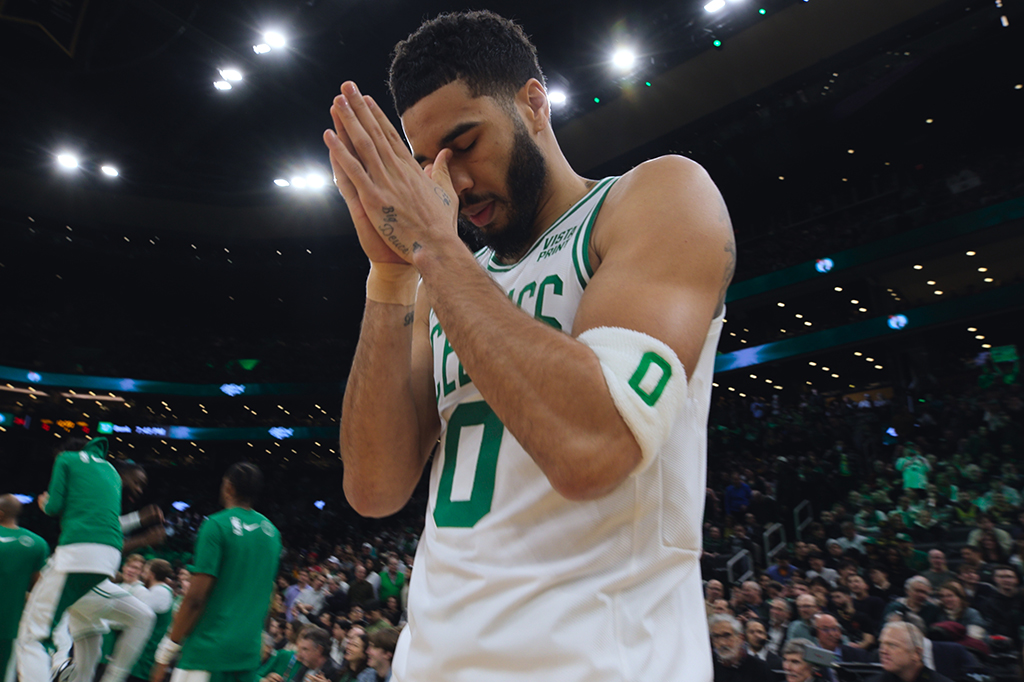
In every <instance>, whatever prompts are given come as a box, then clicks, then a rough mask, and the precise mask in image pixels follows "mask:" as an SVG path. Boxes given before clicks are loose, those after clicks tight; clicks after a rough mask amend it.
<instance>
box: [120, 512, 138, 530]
mask: <svg viewBox="0 0 1024 682" xmlns="http://www.w3.org/2000/svg"><path fill="white" fill-rule="evenodd" d="M141 525H142V520H141V519H140V518H139V512H137V511H133V512H129V513H127V514H125V515H124V516H122V517H121V532H122V533H131V532H132V531H133V530H135V529H136V528H138V527H139V526H141Z"/></svg>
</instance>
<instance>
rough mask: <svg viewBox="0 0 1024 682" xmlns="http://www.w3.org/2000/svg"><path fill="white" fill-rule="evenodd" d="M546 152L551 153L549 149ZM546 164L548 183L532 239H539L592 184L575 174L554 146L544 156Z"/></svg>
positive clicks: (534, 223)
mask: <svg viewBox="0 0 1024 682" xmlns="http://www.w3.org/2000/svg"><path fill="white" fill-rule="evenodd" d="M547 151H549V152H550V151H551V150H550V148H549V149H548V150H547ZM545 156H546V157H547V164H548V168H547V170H548V181H547V184H546V186H545V188H544V191H543V193H542V194H541V200H540V205H539V206H538V207H537V216H536V218H535V219H534V222H533V231H534V237H535V238H536V237H539V236H540V235H541V234H543V233H544V231H545V230H547V229H548V228H549V227H551V225H552V224H553V223H554V222H555V221H556V220H558V217H559V216H561V215H562V214H563V213H565V212H566V211H568V210H569V209H570V208H571V207H572V205H573V204H575V203H576V202H577V201H579V200H580V199H582V198H583V197H584V196H585V195H586V194H587V192H588V191H590V189H591V187H592V184H591V183H590V182H589V181H588V180H587V179H586V178H582V177H580V176H579V175H577V174H576V172H575V171H573V169H572V168H571V167H570V166H569V162H568V161H566V160H565V157H564V156H562V150H561V149H559V148H558V145H557V143H556V144H555V145H554V152H553V153H549V154H546V155H545Z"/></svg>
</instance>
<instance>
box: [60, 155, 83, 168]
mask: <svg viewBox="0 0 1024 682" xmlns="http://www.w3.org/2000/svg"><path fill="white" fill-rule="evenodd" d="M57 163H59V164H60V165H62V166H64V167H65V168H78V157H76V156H73V155H71V154H58V155H57Z"/></svg>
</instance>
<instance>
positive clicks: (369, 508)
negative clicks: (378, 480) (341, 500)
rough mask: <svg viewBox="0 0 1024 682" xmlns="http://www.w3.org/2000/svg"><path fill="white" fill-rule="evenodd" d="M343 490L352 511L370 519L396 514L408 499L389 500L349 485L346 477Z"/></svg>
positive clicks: (384, 496) (364, 488)
mask: <svg viewBox="0 0 1024 682" xmlns="http://www.w3.org/2000/svg"><path fill="white" fill-rule="evenodd" d="M343 488H344V490H345V499H346V500H347V501H348V503H349V505H350V506H351V507H352V509H353V510H354V511H355V512H356V513H357V514H359V515H360V516H363V517H366V518H370V519H381V518H384V517H385V516H391V515H392V514H397V513H398V512H400V511H401V510H402V507H404V506H405V502H406V500H407V499H408V497H406V499H403V500H397V501H396V500H395V499H389V498H388V496H386V495H383V494H381V493H380V492H379V491H377V490H374V489H371V488H369V487H367V486H361V485H354V484H351V483H350V482H349V479H348V477H346V479H345V483H344V485H343ZM410 496H411V493H410Z"/></svg>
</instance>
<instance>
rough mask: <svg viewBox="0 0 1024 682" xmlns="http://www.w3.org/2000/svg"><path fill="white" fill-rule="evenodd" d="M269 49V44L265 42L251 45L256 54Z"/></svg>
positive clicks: (263, 52)
mask: <svg viewBox="0 0 1024 682" xmlns="http://www.w3.org/2000/svg"><path fill="white" fill-rule="evenodd" d="M270 50H271V47H270V45H267V44H266V43H260V44H259V45H253V46H252V51H253V52H255V53H256V54H266V53H268V52H270Z"/></svg>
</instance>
